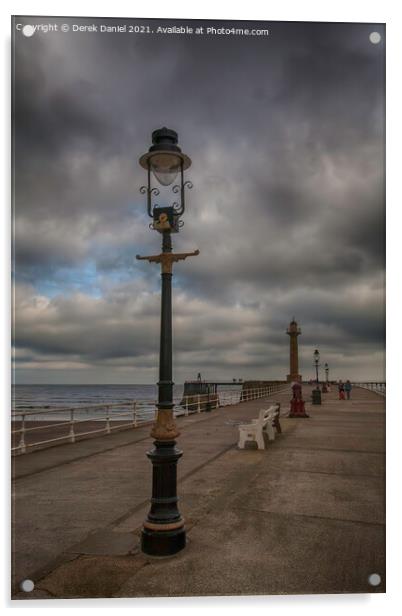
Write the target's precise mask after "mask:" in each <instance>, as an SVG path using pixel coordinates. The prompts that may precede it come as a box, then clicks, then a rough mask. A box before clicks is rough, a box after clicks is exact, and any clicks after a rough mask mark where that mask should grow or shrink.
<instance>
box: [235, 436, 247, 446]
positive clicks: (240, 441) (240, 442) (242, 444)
mask: <svg viewBox="0 0 402 616" xmlns="http://www.w3.org/2000/svg"><path fill="white" fill-rule="evenodd" d="M245 443H246V439H245V437H244V434H242V433H240V435H239V442H238V443H237V446H238V448H239V449H244V446H245Z"/></svg>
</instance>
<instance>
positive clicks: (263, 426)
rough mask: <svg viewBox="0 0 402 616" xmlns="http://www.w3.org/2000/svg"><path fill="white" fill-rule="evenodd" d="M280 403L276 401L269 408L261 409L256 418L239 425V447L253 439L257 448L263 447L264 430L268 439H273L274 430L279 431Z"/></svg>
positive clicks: (242, 447) (243, 446)
mask: <svg viewBox="0 0 402 616" xmlns="http://www.w3.org/2000/svg"><path fill="white" fill-rule="evenodd" d="M280 408H281V407H280V404H278V403H276V404H273V405H272V406H270V407H269V409H261V411H260V412H259V414H258V418H257V419H253V420H252V422H251V423H249V424H240V425H239V442H238V447H239V449H244V448H245V444H246V442H247V441H253V442H254V441H255V442H256V443H257V447H258V449H265V441H264V432H265V433H268V439H269V440H270V441H274V440H275V430H274V428H276V429H277V431H278V432H281V426H280V423H279V414H280Z"/></svg>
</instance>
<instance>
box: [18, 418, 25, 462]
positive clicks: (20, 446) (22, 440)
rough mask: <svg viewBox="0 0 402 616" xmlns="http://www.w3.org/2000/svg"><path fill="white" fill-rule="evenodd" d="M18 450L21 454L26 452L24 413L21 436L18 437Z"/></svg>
mask: <svg viewBox="0 0 402 616" xmlns="http://www.w3.org/2000/svg"><path fill="white" fill-rule="evenodd" d="M19 448H20V452H21V453H26V452H27V447H26V445H25V413H22V422H21V436H20V442H19Z"/></svg>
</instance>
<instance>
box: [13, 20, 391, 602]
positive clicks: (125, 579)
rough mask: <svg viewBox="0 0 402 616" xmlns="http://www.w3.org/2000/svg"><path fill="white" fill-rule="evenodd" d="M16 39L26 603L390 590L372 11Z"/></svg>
mask: <svg viewBox="0 0 402 616" xmlns="http://www.w3.org/2000/svg"><path fill="white" fill-rule="evenodd" d="M12 32H13V35H12V58H13V73H12V74H13V84H12V89H13V163H14V164H13V187H14V190H13V206H14V207H13V230H14V234H13V243H14V253H13V254H14V258H13V271H14V291H15V299H14V314H15V319H14V331H13V341H14V349H13V357H14V369H13V376H14V384H13V408H12V422H11V433H12V434H11V437H12V438H11V448H12V451H11V453H12V471H13V497H12V506H13V516H12V596H13V598H14V599H39V598H41V599H49V600H50V599H60V598H63V599H69V598H99V597H103V598H114V597H134V598H135V597H159V596H173V597H181V596H208V595H212V596H220V595H274V594H313V593H314V594H315V593H328V594H332V593H383V592H385V520H384V489H385V478H384V466H385V441H384V424H385V377H384V309H383V306H384V207H385V203H384V80H385V72H384V59H385V26H384V24H378V23H375V24H370V23H308V22H255V21H253V22H252V21H242V22H240V21H212V20H209V21H208V20H205V21H201V20H200V21H195V20H185V19H183V20H167V19H164V20H160V19H131V18H130V19H125V18H121V19H120V18H113V19H112V18H81V17H68V18H66V17H63V18H61V17H31V16H30V17H21V16H17V17H14V18H13V20H12Z"/></svg>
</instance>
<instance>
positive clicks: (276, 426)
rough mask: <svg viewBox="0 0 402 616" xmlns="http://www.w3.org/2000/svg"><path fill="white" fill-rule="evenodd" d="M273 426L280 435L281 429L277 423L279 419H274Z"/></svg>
mask: <svg viewBox="0 0 402 616" xmlns="http://www.w3.org/2000/svg"><path fill="white" fill-rule="evenodd" d="M274 426H275V428H276V431H277V432H278V434H282V428H281V424H280V423H279V417H276V418H275V419H274Z"/></svg>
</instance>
